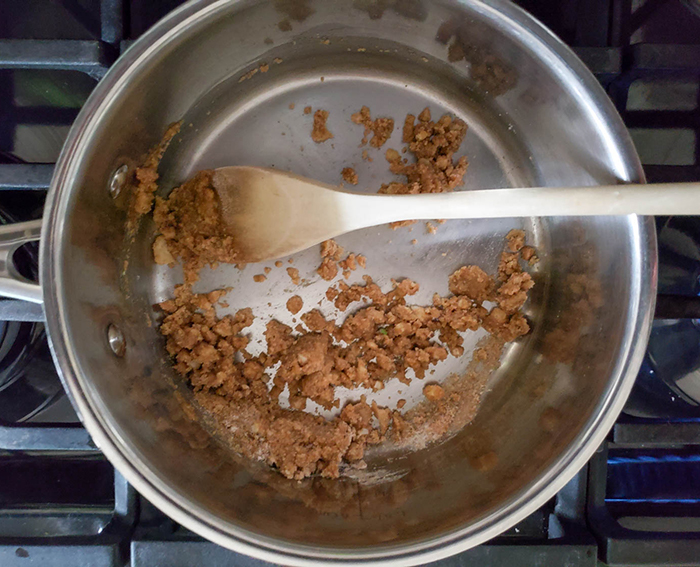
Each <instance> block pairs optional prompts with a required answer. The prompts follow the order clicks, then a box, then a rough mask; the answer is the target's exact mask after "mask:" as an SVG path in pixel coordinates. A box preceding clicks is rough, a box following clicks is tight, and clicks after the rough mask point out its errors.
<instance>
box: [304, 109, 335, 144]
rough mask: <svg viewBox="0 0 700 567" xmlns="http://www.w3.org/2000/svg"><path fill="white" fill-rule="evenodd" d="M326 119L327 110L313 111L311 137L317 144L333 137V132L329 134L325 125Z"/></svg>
mask: <svg viewBox="0 0 700 567" xmlns="http://www.w3.org/2000/svg"><path fill="white" fill-rule="evenodd" d="M304 112H306V110H304ZM326 120H328V111H327V110H317V111H316V112H314V125H313V129H312V130H311V139H312V140H313V141H314V142H316V143H317V144H321V143H323V142H325V141H326V140H330V139H331V138H332V137H333V134H331V132H330V131H329V130H328V128H327V127H326Z"/></svg>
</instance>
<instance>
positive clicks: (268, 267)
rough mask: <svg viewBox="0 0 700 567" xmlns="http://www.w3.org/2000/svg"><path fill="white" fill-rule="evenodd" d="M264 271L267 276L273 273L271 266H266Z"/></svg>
mask: <svg viewBox="0 0 700 567" xmlns="http://www.w3.org/2000/svg"><path fill="white" fill-rule="evenodd" d="M263 271H264V272H265V273H266V274H269V273H270V272H271V271H272V268H271V267H270V266H265V268H264V269H263Z"/></svg>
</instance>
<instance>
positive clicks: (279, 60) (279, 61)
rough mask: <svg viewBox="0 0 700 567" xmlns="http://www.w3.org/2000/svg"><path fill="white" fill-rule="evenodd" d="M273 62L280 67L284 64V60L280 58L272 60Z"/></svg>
mask: <svg viewBox="0 0 700 567" xmlns="http://www.w3.org/2000/svg"><path fill="white" fill-rule="evenodd" d="M272 62H273V63H274V64H275V65H279V64H280V63H282V58H280V57H275V58H274V59H273V60H272Z"/></svg>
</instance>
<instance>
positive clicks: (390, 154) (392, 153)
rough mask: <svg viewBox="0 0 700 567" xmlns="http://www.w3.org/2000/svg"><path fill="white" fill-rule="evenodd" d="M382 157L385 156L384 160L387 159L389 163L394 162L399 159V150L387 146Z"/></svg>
mask: <svg viewBox="0 0 700 567" xmlns="http://www.w3.org/2000/svg"><path fill="white" fill-rule="evenodd" d="M384 157H385V159H386V161H388V162H389V163H394V162H396V161H399V160H400V159H401V155H400V154H399V152H397V151H396V150H395V149H393V148H389V149H388V150H387V151H386V152H385V154H384Z"/></svg>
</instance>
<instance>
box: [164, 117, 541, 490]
mask: <svg viewBox="0 0 700 567" xmlns="http://www.w3.org/2000/svg"><path fill="white" fill-rule="evenodd" d="M310 110H311V109H310V108H309V111H310ZM305 111H306V110H305ZM317 114H318V112H317ZM326 116H327V113H326ZM315 118H316V117H314V120H315ZM367 118H368V119H369V114H368V115H367ZM444 118H445V117H442V118H441V119H440V120H439V121H438V123H433V122H431V117H430V113H429V110H428V109H426V110H424V111H423V112H421V113H420V115H419V117H418V120H419V122H418V124H415V119H414V118H412V119H411V121H410V130H411V132H410V136H409V137H408V138H409V139H408V140H407V143H409V148H410V150H411V152H412V153H413V155H414V156H415V157H416V159H417V162H416V164H413V166H415V169H414V170H409V168H410V167H411V166H409V165H406V163H405V162H402V161H401V158H400V155H399V153H398V152H396V151H395V150H392V151H387V159H388V160H389V161H390V163H391V164H392V171H394V172H395V173H400V174H402V175H405V176H406V178H407V183H406V184H405V186H406V187H407V188H409V189H408V190H407V191H406V192H409V193H410V192H413V190H414V189H415V186H414V184H416V183H417V184H418V191H416V192H424V191H423V189H424V187H423V183H426V186H427V187H428V189H429V190H430V191H433V192H436V191H437V192H439V191H438V189H440V188H441V189H440V190H451V187H450V185H449V184H450V182H451V181H450V180H454V177H450V175H452V174H453V173H454V171H455V170H456V169H457V168H458V167H459V166H460V163H461V160H460V161H458V162H457V164H456V165H455V164H454V163H453V161H452V160H453V154H454V153H455V152H456V151H457V149H458V148H459V145H460V144H461V140H462V138H463V136H464V132H465V131H466V126H464V128H463V129H462V127H461V126H459V125H458V124H457V125H456V126H455V125H453V121H452V120H451V119H450V120H443V119H444ZM448 118H449V117H448ZM324 122H325V117H324ZM454 122H458V121H454ZM460 122H461V121H460ZM407 124H408V121H407ZM392 128H393V124H392ZM422 132H423V133H425V135H423V134H422ZM404 135H406V127H405V128H404ZM331 136H332V135H331ZM376 136H377V134H376V133H375V137H376ZM373 140H374V138H373ZM383 143H384V142H381V144H383ZM381 144H379V145H381ZM376 147H379V146H376ZM443 158H444V159H443ZM440 159H442V161H440V162H439V163H438V160H440ZM421 160H426V162H421ZM445 160H447V161H449V162H450V164H451V167H452V168H453V169H452V170H450V169H449V166H447V167H445V168H444V169H440V168H441V166H442V165H444V163H443V162H444V161H445ZM421 163H422V164H423V165H424V166H425V168H427V169H426V170H425V171H422V170H421V171H419V169H420V168H418V166H419V165H420V164H421ZM463 165H464V168H466V161H465V162H464V163H463ZM438 170H439V171H438ZM426 171H427V172H428V173H429V175H428V173H426ZM462 175H463V172H462ZM156 180H157V177H156V179H155V180H154V181H153V182H154V183H155V181H156ZM460 182H461V177H460ZM430 183H434V184H435V185H430ZM441 183H447V185H444V186H443V185H441ZM436 188H437V189H436ZM386 192H391V191H386ZM393 192H401V191H393ZM154 220H155V221H156V226H157V228H158V231H159V232H158V234H157V237H156V239H155V241H154V245H153V246H154V259H156V260H157V261H159V262H160V263H164V264H168V265H173V264H174V263H175V262H177V261H180V262H182V263H183V265H184V267H185V274H186V279H185V285H182V286H178V287H177V288H176V289H175V296H174V298H173V299H170V300H167V301H164V302H162V303H161V304H159V307H160V309H161V310H162V311H163V313H164V318H163V321H162V324H161V327H160V332H161V334H163V336H165V338H166V348H167V351H168V353H169V354H170V356H171V357H172V360H173V366H174V368H175V370H176V371H177V372H178V373H179V374H181V375H182V376H183V377H185V378H186V380H187V381H188V382H189V384H190V386H191V387H192V389H193V390H194V393H195V397H196V400H197V401H198V402H199V404H200V405H201V406H202V407H203V408H204V409H205V410H206V411H208V412H209V413H210V414H212V415H213V416H215V418H216V419H217V422H218V423H219V424H220V425H221V426H222V427H224V428H226V429H227V430H228V431H230V432H235V435H234V437H235V439H236V441H235V447H236V450H237V451H239V452H240V453H242V454H243V455H244V456H246V457H248V458H251V459H258V460H262V461H264V462H266V463H268V464H269V465H271V466H274V467H276V468H277V469H278V470H279V471H280V473H281V474H283V475H284V476H286V477H288V478H296V479H301V478H304V477H306V476H310V475H314V474H317V475H320V476H324V477H329V478H336V477H338V476H339V475H340V474H341V467H342V466H343V464H345V463H346V464H349V465H351V466H355V467H359V468H362V467H363V466H366V465H364V461H363V457H364V453H365V449H366V447H368V446H371V445H376V444H379V443H382V442H384V441H385V440H391V441H393V442H401V443H411V442H412V441H411V439H412V438H413V437H415V435H416V433H417V431H419V430H421V428H423V429H425V427H429V433H430V435H429V436H428V437H429V440H435V439H438V438H440V436H441V435H444V434H445V433H446V432H447V431H448V430H449V428H450V427H451V426H454V425H455V424H457V423H461V422H460V420H462V422H464V420H467V421H468V420H469V419H471V417H473V415H474V413H475V412H476V408H477V407H478V403H479V399H480V396H481V391H482V390H483V386H484V384H485V381H484V380H483V379H482V378H477V374H478V372H482V374H483V373H484V372H486V373H488V372H490V371H491V370H493V368H495V367H496V366H497V365H498V359H499V356H500V352H501V350H502V346H503V343H504V342H507V341H512V340H515V339H516V338H518V337H519V336H522V335H524V334H527V333H528V332H529V325H528V322H527V320H526V319H525V317H524V316H523V315H522V313H521V311H520V310H521V308H522V306H523V304H524V303H525V301H526V300H527V292H528V290H529V289H530V288H531V287H532V286H533V285H534V282H533V281H532V278H531V277H530V275H529V274H527V273H526V272H524V271H523V270H522V268H521V265H520V262H521V261H526V262H527V261H532V259H533V258H535V259H536V256H535V251H534V249H533V248H532V247H528V246H526V245H525V239H524V236H525V235H524V233H523V232H522V231H517V230H514V231H511V232H510V233H509V234H508V236H507V240H506V246H505V249H504V251H503V253H502V254H501V260H500V263H499V266H498V274H497V277H496V278H494V277H491V276H490V275H488V274H486V273H485V272H484V271H483V270H481V269H480V268H478V267H477V266H464V267H462V268H460V269H458V270H456V271H455V272H454V273H453V274H452V275H451V276H450V277H449V280H448V284H449V290H450V293H451V294H452V295H449V296H446V297H442V296H440V295H438V294H435V295H434V296H433V299H432V304H430V305H425V306H417V305H409V304H408V303H407V301H406V298H407V297H410V296H412V295H414V294H416V293H417V292H418V289H419V288H418V284H416V283H415V282H413V281H411V280H408V279H404V280H401V281H394V282H393V289H391V290H390V291H388V292H383V291H382V290H381V289H380V288H379V286H378V285H377V284H375V283H374V282H373V281H372V278H370V277H369V276H367V275H365V276H363V280H364V283H362V284H355V285H348V284H346V283H345V282H344V281H342V280H341V281H340V282H338V283H337V284H336V285H335V286H334V287H331V288H329V289H328V290H327V292H326V297H327V299H328V300H329V301H331V302H333V304H334V305H335V307H336V308H338V309H339V310H340V311H346V310H348V308H349V306H350V305H351V304H352V303H353V302H362V304H361V305H360V306H359V307H358V308H357V309H355V310H353V311H352V312H350V313H349V314H348V316H347V317H346V318H345V320H344V321H343V322H342V323H341V324H338V323H337V322H336V321H330V320H327V319H326V318H325V317H324V316H323V314H322V313H321V312H320V311H318V310H316V309H313V310H311V311H308V312H306V313H303V314H302V315H301V317H300V319H301V324H299V325H297V326H296V328H295V329H292V328H291V327H289V326H287V325H284V324H282V323H280V322H278V321H274V320H273V321H270V322H269V323H268V324H267V327H266V331H265V333H264V335H265V341H266V351H265V352H263V353H262V354H260V355H258V356H252V355H251V354H250V353H249V352H248V351H247V350H246V347H247V345H248V343H249V341H250V339H249V338H248V337H247V336H245V334H244V330H245V329H247V328H248V327H249V326H250V325H251V324H252V322H253V313H252V311H251V310H250V309H243V310H240V311H238V312H237V313H236V314H235V315H227V316H225V317H219V316H218V315H217V313H216V309H215V307H214V306H215V304H216V303H217V302H219V303H221V297H222V295H223V294H224V293H225V290H219V291H214V292H211V293H209V294H194V293H192V291H191V283H192V282H193V281H195V280H196V278H197V272H198V270H199V269H200V268H201V267H203V266H205V265H212V266H216V265H217V264H218V263H219V262H227V263H235V257H236V256H235V247H234V244H235V243H234V242H233V240H232V238H231V236H230V235H228V234H227V233H226V232H225V230H223V229H222V224H223V223H222V222H221V215H220V211H219V208H218V201H217V199H216V198H215V193H214V191H213V189H212V187H211V172H206V171H205V172H200V173H199V174H197V175H196V176H195V177H193V179H191V180H190V181H188V182H186V183H184V184H183V185H182V186H180V187H178V188H176V189H175V190H173V191H172V193H171V195H170V197H169V198H168V199H167V200H166V199H160V198H159V199H157V202H156V207H155V210H154ZM410 222H412V221H408V223H410ZM321 256H322V264H321V266H320V267H319V269H318V271H319V274H320V275H321V276H322V277H323V278H324V279H329V280H330V279H333V278H335V277H336V276H337V274H338V271H339V269H342V270H343V274H344V275H345V277H348V275H349V274H350V273H351V272H352V271H353V270H355V269H357V267H358V266H360V267H363V268H364V267H365V264H366V260H365V258H364V256H362V255H356V254H354V253H348V254H347V255H346V254H345V251H344V250H343V249H342V248H341V247H340V246H338V245H337V243H336V242H335V241H333V240H328V241H325V242H324V243H322V245H321ZM343 257H344V258H343ZM289 262H290V263H291V262H292V259H291V258H290V259H289ZM282 265H283V264H282V262H281V261H277V262H275V266H277V267H281V266H282ZM287 272H288V274H289V276H290V278H291V280H292V282H293V283H294V284H295V285H299V284H300V283H301V279H300V277H299V271H298V270H297V269H296V268H291V267H289V268H287ZM331 274H332V275H331ZM258 278H262V279H258ZM264 279H265V276H264V275H263V274H258V275H256V276H254V280H255V281H264ZM487 302H490V303H491V304H492V307H491V308H490V309H489V308H487V307H485V306H484V304H485V303H487ZM487 304H488V303H487ZM302 308H303V301H302V299H301V297H299V296H298V295H295V296H293V297H291V298H289V300H288V301H287V309H288V310H289V312H290V313H292V314H293V315H296V314H297V313H300V312H301V310H302ZM479 328H484V329H485V330H486V331H488V333H490V340H491V342H490V343H488V345H490V346H488V347H487V346H480V347H479V348H478V349H477V350H476V351H475V353H474V358H473V361H472V362H470V365H469V367H468V368H472V366H473V365H477V366H479V368H480V369H481V370H479V371H478V372H477V370H473V369H472V370H468V371H467V374H466V375H465V377H464V379H465V380H472V382H473V387H469V386H468V387H466V388H465V386H464V384H461V385H458V386H459V387H458V386H457V385H455V384H453V383H451V382H450V379H448V380H446V381H445V382H444V383H442V384H436V383H430V384H426V385H425V387H424V397H425V399H426V400H427V401H428V403H429V404H428V406H425V407H424V406H423V405H419V406H418V407H417V408H414V409H412V410H409V411H408V412H407V413H405V414H402V413H401V412H399V411H398V410H391V409H390V408H386V407H382V406H379V405H377V404H376V403H375V402H372V404H371V405H370V404H368V403H367V401H366V399H364V397H362V399H361V400H360V401H358V402H351V403H347V404H346V405H345V406H344V407H343V408H342V409H341V412H340V414H339V416H338V417H336V418H334V419H331V420H326V419H324V418H322V417H318V416H313V415H311V414H308V413H305V411H304V410H305V408H306V406H307V401H308V400H312V401H313V402H316V403H318V404H320V405H321V406H323V407H325V408H333V407H338V404H339V402H338V400H337V399H336V397H335V389H336V388H337V387H338V386H343V387H345V388H355V387H358V386H363V387H366V388H371V389H372V390H375V391H376V390H380V389H382V388H383V387H384V382H385V381H387V380H389V379H391V378H393V377H397V378H398V379H399V380H401V381H402V382H406V383H408V382H410V377H409V375H407V371H408V370H411V371H412V372H413V373H414V374H415V376H416V377H417V378H418V379H422V378H424V377H425V376H426V373H428V372H432V369H433V367H434V366H435V364H437V363H438V362H440V361H442V360H445V359H446V358H447V357H448V356H456V357H459V356H462V355H463V354H464V347H463V338H462V337H461V335H460V334H459V333H461V332H464V331H468V330H472V331H475V330H477V329H479ZM276 365H279V368H278V369H277V371H276V372H274V375H272V376H271V374H272V371H271V368H272V367H273V366H276ZM474 368H476V366H475V367H474ZM270 380H271V386H272V389H271V390H268V381H270ZM467 384H468V383H467ZM470 388H471V389H470ZM283 391H284V392H287V393H288V394H289V405H290V409H284V408H282V407H281V406H280V405H279V396H280V395H281V394H282V392H283ZM405 403H406V401H405V400H403V399H402V400H399V402H398V404H397V407H398V408H399V409H401V408H403V406H404V405H405ZM460 408H461V409H460ZM465 408H466V409H465ZM428 437H426V439H428ZM487 457H488V456H486V457H484V461H485V462H484V463H480V464H479V466H484V467H488V466H493V465H492V463H491V462H490V461H489V459H488V458H487Z"/></svg>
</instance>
